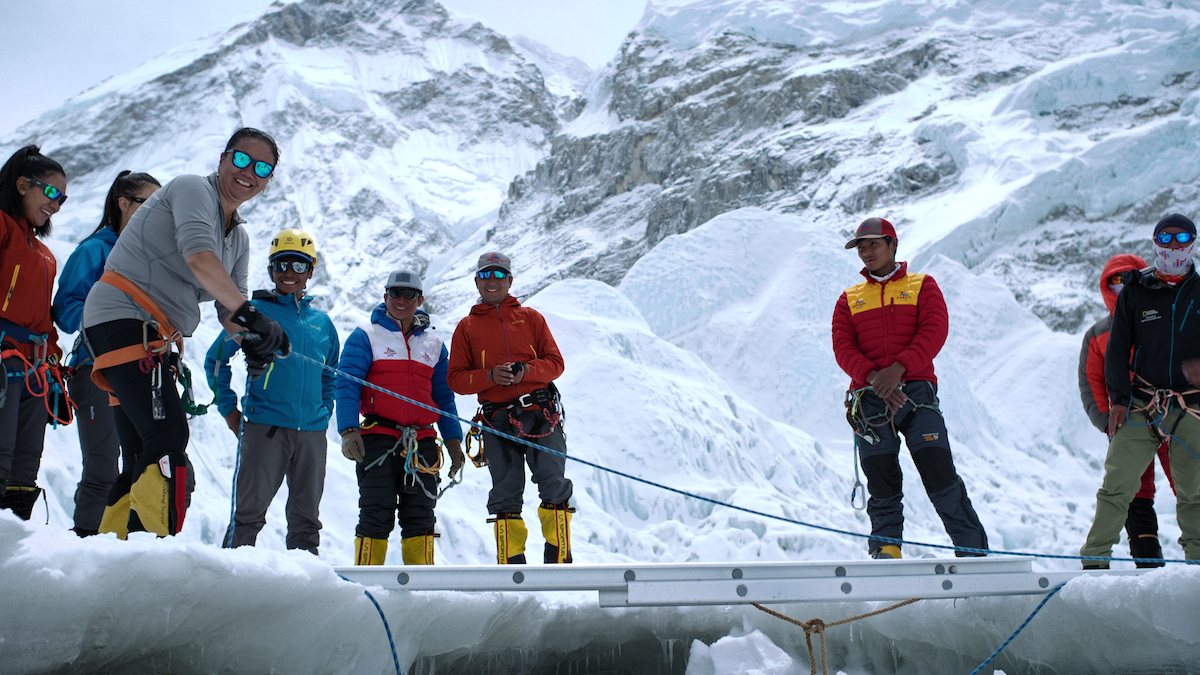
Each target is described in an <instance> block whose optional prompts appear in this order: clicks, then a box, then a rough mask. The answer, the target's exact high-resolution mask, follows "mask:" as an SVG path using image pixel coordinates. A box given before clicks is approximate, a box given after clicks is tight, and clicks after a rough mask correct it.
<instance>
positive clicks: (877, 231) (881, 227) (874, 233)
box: [846, 218, 900, 248]
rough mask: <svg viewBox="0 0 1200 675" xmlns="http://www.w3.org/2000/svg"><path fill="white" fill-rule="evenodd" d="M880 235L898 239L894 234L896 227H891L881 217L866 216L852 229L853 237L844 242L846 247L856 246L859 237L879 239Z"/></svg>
mask: <svg viewBox="0 0 1200 675" xmlns="http://www.w3.org/2000/svg"><path fill="white" fill-rule="evenodd" d="M881 237H891V238H892V239H896V240H899V239H900V238H899V237H897V236H896V228H894V227H892V224H891V223H889V222H888V221H886V220H884V219H883V218H867V219H866V220H864V221H862V224H861V225H859V226H858V229H857V230H855V231H854V238H853V239H851V240H850V241H848V242H846V248H854V247H855V246H858V240H859V239H879V238H881Z"/></svg>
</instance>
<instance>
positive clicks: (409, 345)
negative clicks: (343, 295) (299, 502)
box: [337, 303, 462, 439]
mask: <svg viewBox="0 0 1200 675" xmlns="http://www.w3.org/2000/svg"><path fill="white" fill-rule="evenodd" d="M449 362H450V353H449V351H448V350H447V349H446V345H445V344H444V343H443V342H442V339H441V338H440V337H438V336H437V335H435V334H434V332H433V329H432V328H429V315H428V314H426V313H425V312H422V311H418V312H417V313H416V315H415V316H414V317H413V328H412V331H410V332H409V334H408V335H405V334H404V332H403V331H401V329H400V325H399V324H397V323H396V320H395V319H393V318H392V317H391V316H389V315H388V313H387V306H386V305H384V304H383V303H380V304H379V306H378V307H376V308H375V310H374V311H373V312H371V323H370V324H369V325H367V326H359V327H358V328H355V329H354V332H353V333H351V334H350V337H349V338H347V339H346V345H345V346H344V347H343V348H342V356H341V359H340V360H339V366H338V369H339V370H341V371H342V372H345V373H347V374H349V375H353V376H354V377H357V378H360V379H363V380H366V381H367V382H370V383H371V384H374V385H378V386H380V387H383V388H384V389H387V390H388V391H394V392H396V393H397V394H400V395H401V396H404V397H406V398H410V399H412V400H414V401H417V402H419V403H422V404H424V405H428V406H433V407H436V408H438V409H439V410H441V411H443V412H445V413H449V414H450V415H455V416H457V415H458V408H457V406H456V405H455V404H454V392H452V391H450V387H448V386H446V368H447V365H448V364H449ZM360 413H361V414H362V415H371V414H374V415H379V416H380V417H384V418H386V419H389V420H391V421H393V422H396V423H398V424H401V425H403V426H420V427H428V426H430V425H432V424H433V423H435V422H436V423H437V425H438V428H439V429H440V430H441V432H442V438H444V439H449V438H457V439H462V427H460V426H459V424H458V421H457V420H455V419H453V418H451V417H446V416H445V415H439V414H438V413H436V412H432V411H429V410H425V409H424V408H420V407H418V406H415V405H413V404H411V403H408V402H406V401H402V400H400V399H398V398H396V397H395V396H390V395H388V394H385V393H383V392H381V391H378V390H376V389H372V388H370V387H365V386H363V385H361V384H359V383H358V382H355V381H353V380H351V379H349V378H345V377H343V378H340V379H339V380H338V385H337V421H338V431H345V430H346V429H350V428H352V427H360V426H361V424H360V422H359V414H360ZM362 433H364V434H386V435H388V436H393V437H395V436H399V435H400V432H399V431H396V430H394V429H388V428H386V427H383V426H374V427H370V428H363V429H362ZM435 436H437V434H436V433H435V432H434V431H433V429H431V428H426V429H421V430H420V431H418V432H417V438H434V437H435Z"/></svg>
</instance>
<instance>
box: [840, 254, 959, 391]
mask: <svg viewBox="0 0 1200 675" xmlns="http://www.w3.org/2000/svg"><path fill="white" fill-rule="evenodd" d="M862 275H863V276H864V277H866V281H864V282H862V283H861V284H858V285H857V286H852V287H851V288H847V289H846V291H845V292H844V293H842V296H841V297H840V298H838V301H837V305H836V306H835V307H834V310H833V355H834V358H836V359H837V362H838V365H839V366H841V367H842V370H844V371H846V374H847V375H849V376H850V379H851V381H852V384H851V387H852V388H854V389H861V388H862V387H865V386H867V375H869V374H870V373H871V371H872V370H882V369H884V368H887V367H888V366H890V365H892V364H893V363H897V362H899V363H900V364H901V365H903V366H904V378H903V379H904V380H905V381H909V380H927V381H929V382H933V383H935V384H936V383H937V376H936V375H934V372H933V357H935V356H937V354H938V352H940V351H941V350H942V345H944V344H946V335H947V334H948V333H949V330H950V319H949V312H947V310H946V300H945V298H943V297H942V291H941V289H940V288H938V285H937V282H935V281H934V280H933V277H931V276H929V275H927V274H909V273H908V263H900V268H899V269H897V270H896V271H895V273H893V274H892V276H891V277H889V278H888V279H887V281H884V282H878V281H876V280H875V279H874V278H872V277H871V275H870V273H869V272H867V270H866V269H865V268H864V269H863V270H862Z"/></svg>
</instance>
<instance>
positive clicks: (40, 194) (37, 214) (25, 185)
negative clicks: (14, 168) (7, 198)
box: [17, 173, 67, 227]
mask: <svg viewBox="0 0 1200 675" xmlns="http://www.w3.org/2000/svg"><path fill="white" fill-rule="evenodd" d="M35 180H39V181H41V182H43V183H46V184H47V185H53V186H54V187H56V188H58V190H59V192H62V193H63V194H66V192H67V177H66V176H64V175H62V174H61V173H52V174H49V175H47V176H43V177H41V178H37V179H35ZM17 192H18V193H20V195H21V210H22V211H23V212H24V214H25V220H27V221H29V224H30V225H32V226H34V227H41V226H42V225H44V224H45V222H46V221H47V220H50V218H51V216H53V215H54V214H56V213H58V209H59V208H61V205H60V204H59V203H58V200H57V199H50V198H49V197H47V196H46V189H45V188H42V187H39V186H37V185H34V184H33V183H31V182H29V179H28V178H26V177H24V176H22V177H21V178H18V179H17Z"/></svg>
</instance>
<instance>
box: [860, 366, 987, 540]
mask: <svg viewBox="0 0 1200 675" xmlns="http://www.w3.org/2000/svg"><path fill="white" fill-rule="evenodd" d="M904 394H905V395H906V396H908V403H906V404H905V405H904V407H903V408H901V409H900V411H899V413H897V415H896V418H895V424H896V429H895V431H893V430H892V428H891V425H880V426H876V427H872V430H873V431H874V432H875V434H876V435H877V436H878V437H879V442H878V443H870V442H869V441H867V440H865V439H863V438H861V437H859V438H858V439H857V443H858V453H859V457H860V459H861V462H862V468H863V474H865V475H866V478H867V492H868V493H870V495H871V498H870V499H869V500H868V501H867V515H868V516H869V517H870V519H871V534H872V536H873V537H890V538H892V539H901V538H903V536H904V512H903V505H902V504H901V499H902V497H903V496H904V495H903V482H904V481H903V476H902V475H901V473H900V438H899V436H898V435H897V434H898V433H899V434H904V440H905V444H906V445H908V451H909V453H910V454H911V455H912V458H913V463H914V464H916V465H917V471H918V472H920V474H921V482H922V484H924V486H925V493H926V494H927V495H929V500H930V501H931V502H933V508H934V510H936V511H937V514H938V516H939V517H940V518H941V520H942V524H943V525H944V526H945V528H946V533H947V534H949V535H950V540H951V541H953V542H954V545H955V546H961V547H964V548H978V549H986V548H987V547H988V544H987V533H986V532H985V531H984V529H983V524H982V523H980V522H979V516H978V515H976V513H975V509H974V507H972V505H971V499H970V498H969V497H968V496H967V488H966V485H964V484H963V481H962V478H960V477H959V475H958V473H957V471H955V468H954V457H953V455H951V453H950V439H949V438H948V434H947V433H946V422H945V420H943V419H942V414H941V412H940V411H938V410H937V409H936V406H937V404H938V400H937V388H936V387H935V386H934V385H933V383H931V382H924V381H914V382H909V383H908V384H906V385H905V386H904ZM918 404H919V405H918ZM861 406H862V410H863V414H864V415H865V416H867V418H868V419H871V418H875V419H877V420H878V419H883V418H881V417H879V416H880V415H886V411H887V405H886V404H885V403H884V402H883V399H881V398H879V397H878V396H876V395H875V394H874V393H873V392H869V391H868V392H864V393H863V396H862V400H861ZM920 406H934V407H920ZM889 543H891V542H887V541H880V540H878V539H874V538H872V539H869V540H868V541H867V549H868V550H874V549H876V548H879V547H880V546H885V545H887V544H889ZM958 555H970V554H962V553H960V554H958Z"/></svg>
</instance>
